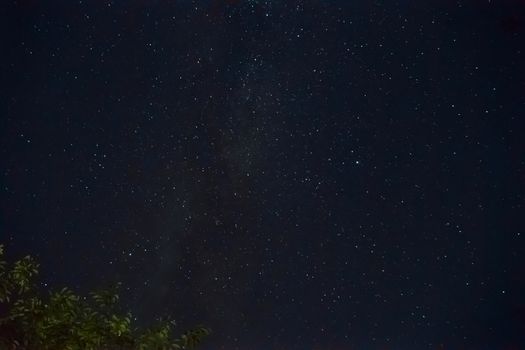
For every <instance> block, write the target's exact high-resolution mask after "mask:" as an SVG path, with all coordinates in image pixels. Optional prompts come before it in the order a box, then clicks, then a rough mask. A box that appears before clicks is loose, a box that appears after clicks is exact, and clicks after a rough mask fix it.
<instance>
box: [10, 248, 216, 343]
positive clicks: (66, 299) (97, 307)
mask: <svg viewBox="0 0 525 350" xmlns="http://www.w3.org/2000/svg"><path fill="white" fill-rule="evenodd" d="M38 269H39V265H38V263H37V262H36V261H35V260H34V259H33V258H31V257H30V256H26V257H24V258H22V259H20V260H18V261H16V262H15V263H14V264H12V266H10V265H9V264H8V263H7V262H6V261H5V258H4V247H3V245H0V350H3V349H6V350H7V349H10V350H57V349H61V350H62V349H64V350H110V349H111V350H115V349H120V350H189V349H195V348H196V347H197V346H198V345H199V344H200V343H201V341H202V340H203V339H204V338H205V337H206V336H207V335H209V334H210V330H209V329H208V328H205V327H197V328H196V329H194V330H190V331H187V332H185V333H183V334H182V335H180V336H179V337H174V336H173V326H174V325H175V323H174V322H173V321H169V320H167V321H161V322H159V324H157V325H156V326H154V327H151V328H149V329H144V330H142V329H138V328H137V327H134V326H133V325H132V316H131V314H130V313H122V312H119V308H118V301H119V295H118V293H117V287H115V288H112V289H108V290H102V291H98V292H93V293H90V294H89V296H87V297H81V296H79V295H77V294H75V293H73V292H72V291H71V290H70V289H68V288H63V289H60V290H58V291H51V292H48V294H47V295H46V296H43V297H42V296H40V295H39V293H38V292H37V288H36V287H35V277H36V276H37V275H38Z"/></svg>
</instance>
